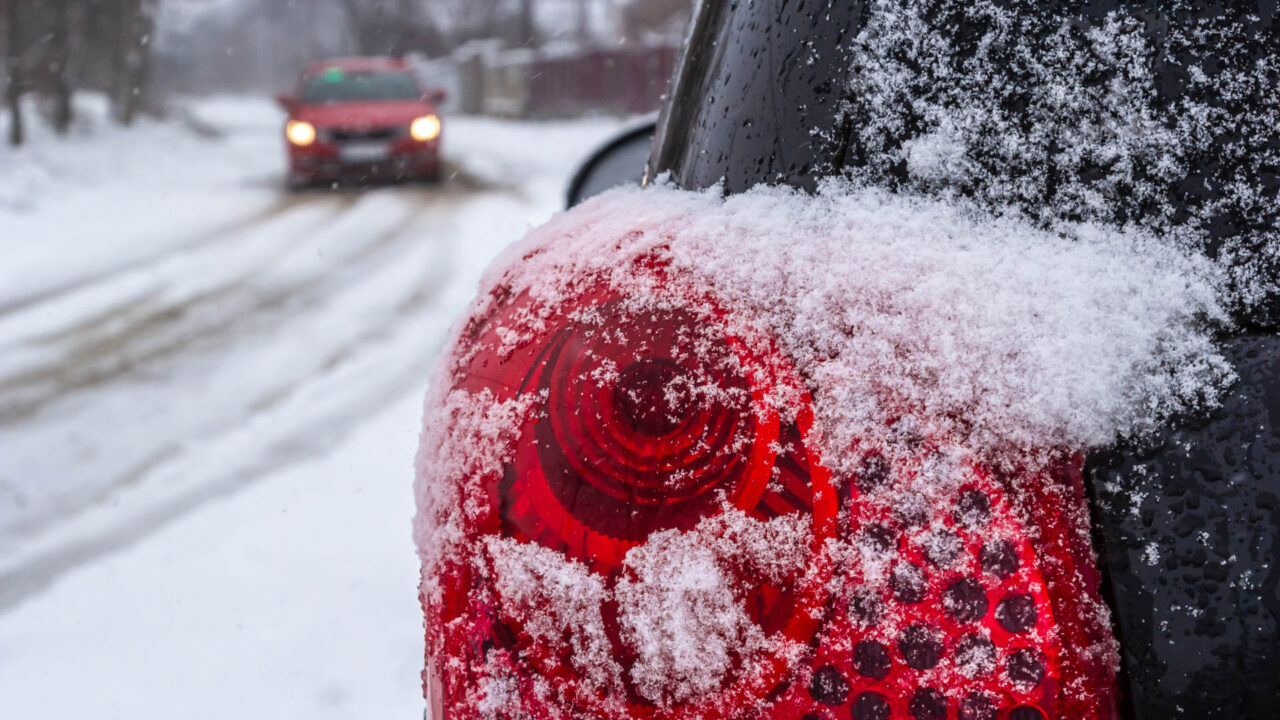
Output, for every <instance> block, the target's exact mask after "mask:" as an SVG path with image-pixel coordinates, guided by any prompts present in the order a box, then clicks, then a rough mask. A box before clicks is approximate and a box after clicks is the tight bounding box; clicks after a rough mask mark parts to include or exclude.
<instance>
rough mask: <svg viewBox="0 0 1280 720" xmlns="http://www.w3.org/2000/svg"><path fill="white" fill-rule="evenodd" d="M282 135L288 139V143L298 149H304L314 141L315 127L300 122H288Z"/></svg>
mask: <svg viewBox="0 0 1280 720" xmlns="http://www.w3.org/2000/svg"><path fill="white" fill-rule="evenodd" d="M284 134H285V136H287V137H288V138H289V142H291V143H293V144H294V145H297V146H299V147H305V146H307V145H310V144H311V143H313V142H315V141H316V127H315V126H314V125H312V124H311V123H309V122H302V121H301V120H290V121H289V124H288V125H286V126H285V128H284Z"/></svg>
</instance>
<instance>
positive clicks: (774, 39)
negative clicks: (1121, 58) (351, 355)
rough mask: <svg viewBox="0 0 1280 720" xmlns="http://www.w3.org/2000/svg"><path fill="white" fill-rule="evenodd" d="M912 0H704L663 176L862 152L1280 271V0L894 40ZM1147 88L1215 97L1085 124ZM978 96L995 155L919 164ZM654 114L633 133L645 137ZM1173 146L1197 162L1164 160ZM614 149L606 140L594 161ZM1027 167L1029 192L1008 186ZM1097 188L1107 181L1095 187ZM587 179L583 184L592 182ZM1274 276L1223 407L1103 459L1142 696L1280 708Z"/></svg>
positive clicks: (992, 197)
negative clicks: (1112, 151) (877, 33)
mask: <svg viewBox="0 0 1280 720" xmlns="http://www.w3.org/2000/svg"><path fill="white" fill-rule="evenodd" d="M900 5H903V3H894V2H891V3H883V2H881V3H874V2H838V3H829V2H822V3H818V2H804V1H801V2H786V1H783V0H765V1H763V2H754V3H752V2H735V1H733V0H704V1H703V2H702V3H701V4H700V6H699V9H698V11H697V13H696V16H695V19H694V22H693V25H692V28H691V31H690V37H689V40H688V45H687V47H686V50H685V52H684V55H683V58H682V60H681V61H680V63H679V65H678V67H677V71H676V75H675V77H674V79H673V81H672V85H671V88H670V91H669V94H668V99H667V102H666V105H665V107H664V109H663V112H662V115H661V117H660V119H659V120H658V121H657V123H656V126H655V128H654V130H655V133H656V135H655V137H654V141H653V145H652V153H651V155H650V158H649V164H648V168H647V173H646V177H647V178H651V179H652V178H655V177H658V176H662V177H664V178H667V179H668V180H669V181H670V182H672V183H674V184H675V185H677V186H679V187H683V188H687V189H704V188H708V187H711V186H714V185H717V184H718V185H721V186H722V187H723V188H724V189H725V190H726V191H727V192H729V193H734V192H740V191H743V190H746V189H748V188H750V187H752V186H755V185H757V184H761V183H765V184H784V185H791V186H796V187H800V188H804V189H808V190H812V189H814V188H815V187H817V185H818V184H819V183H820V182H822V180H823V179H824V178H829V177H842V176H844V177H848V176H851V177H854V178H856V179H859V180H861V181H864V182H868V183H871V184H875V185H880V186H885V187H888V188H892V189H900V190H907V191H912V192H921V193H926V194H936V195H940V196H947V195H953V194H954V195H960V196H962V197H965V198H967V199H970V200H974V201H976V202H978V203H979V204H988V203H989V204H990V205H992V206H998V205H1000V204H1002V203H1003V204H1005V205H1009V204H1012V205H1014V206H1016V207H1018V208H1020V209H1021V210H1022V211H1024V212H1026V213H1027V214H1028V215H1030V216H1032V217H1038V218H1040V219H1042V220H1043V221H1044V223H1045V224H1046V225H1051V224H1052V223H1053V222H1054V221H1057V220H1064V221H1079V220H1089V221H1094V222H1100V223H1109V224H1115V225H1136V226H1140V227H1146V228H1150V229H1152V230H1153V231H1155V232H1162V233H1178V232H1181V231H1183V230H1185V229H1187V228H1194V233H1193V234H1194V237H1195V238H1196V240H1195V242H1199V243H1201V250H1202V251H1203V252H1204V253H1205V254H1206V255H1208V256H1210V257H1219V256H1221V255H1222V254H1223V253H1230V254H1231V258H1232V264H1233V266H1234V267H1236V268H1240V269H1242V272H1250V273H1252V277H1254V278H1255V279H1256V278H1261V280H1262V281H1263V284H1264V285H1265V284H1266V281H1267V280H1268V279H1269V280H1272V281H1273V280H1274V279H1275V278H1276V277H1277V269H1278V268H1280V262H1277V256H1278V255H1280V252H1278V250H1277V248H1280V236H1278V235H1277V230H1276V228H1277V216H1278V214H1280V126H1278V125H1277V124H1276V121H1280V114H1277V113H1276V108H1277V106H1278V99H1280V60H1278V57H1280V19H1278V18H1277V3H1275V2H1253V3H1232V4H1224V3H1213V2H1148V3H1128V2H1115V1H1114V0H1105V1H1103V2H1064V1H1055V2H1042V3H1030V2H1010V1H1005V0H1000V1H997V2H994V3H986V4H971V3H962V2H949V1H928V2H920V3H915V4H914V5H915V9H916V10H917V11H918V13H919V15H918V16H917V17H918V18H919V22H918V23H917V24H916V25H914V26H913V27H912V28H911V32H910V33H907V34H904V36H903V42H901V43H900V44H899V45H897V46H893V45H892V44H885V45H881V46H879V47H878V48H877V53H878V54H874V55H873V54H871V53H870V52H869V50H868V46H867V45H865V44H864V43H863V41H862V40H859V38H863V39H865V37H866V35H865V33H863V32H862V31H863V30H864V29H865V28H866V27H867V24H868V22H869V21H870V20H871V19H872V18H874V17H875V15H876V13H886V12H889V10H890V7H889V6H893V7H895V8H896V7H898V6H900ZM1117 27H1119V28H1123V33H1122V35H1123V37H1126V38H1132V39H1134V40H1135V41H1140V42H1142V43H1144V45H1143V47H1144V48H1146V51H1145V54H1143V55H1141V57H1140V58H1139V59H1140V60H1141V62H1139V63H1138V64H1136V65H1135V66H1133V67H1131V68H1129V70H1130V71H1132V73H1133V74H1132V76H1130V77H1128V78H1127V79H1126V81H1125V87H1127V88H1129V89H1130V90H1135V91H1136V98H1137V99H1136V100H1135V99H1134V98H1133V97H1129V98H1122V97H1118V96H1117V94H1116V93H1114V92H1112V90H1113V89H1114V88H1115V87H1118V86H1119V84H1120V79H1119V75H1122V74H1123V73H1124V72H1125V69H1124V68H1120V67H1118V64H1116V63H1113V62H1110V61H1108V59H1107V58H1105V57H1099V56H1098V48H1099V47H1101V45H1100V44H1099V43H1097V42H1094V40H1093V39H1096V38H1098V37H1100V34H1101V33H1104V32H1109V31H1111V29H1114V28H1117ZM1053 43H1056V45H1054V48H1053V49H1054V50H1055V51H1056V52H1057V54H1053V53H1051V52H1050V47H1049V46H1050V45H1051V44H1053ZM979 54H983V56H984V57H985V58H986V59H987V60H988V62H987V63H986V67H985V69H984V72H985V73H986V75H984V76H983V77H981V78H975V77H973V76H972V75H967V74H966V73H967V69H968V68H971V67H973V66H972V65H970V64H969V63H970V61H972V60H973V58H975V57H977V56H978V55H979ZM873 65H874V66H876V67H879V68H883V67H885V66H886V65H889V66H892V67H893V69H894V70H895V71H896V73H897V74H896V76H895V79H894V83H895V86H893V87H888V86H884V85H881V84H877V83H879V77H878V76H876V75H875V70H874V69H870V70H869V69H868V68H869V67H870V66H873ZM1062 78H1075V80H1073V81H1072V82H1075V81H1076V80H1078V84H1069V85H1068V87H1069V88H1074V90H1073V92H1075V95H1074V96H1073V97H1070V99H1071V101H1072V102H1061V103H1058V102H1050V101H1047V100H1046V98H1051V97H1053V96H1054V93H1053V91H1054V90H1055V88H1054V87H1053V86H1054V83H1056V82H1058V81H1059V80H1061V79H1062ZM1057 89H1059V90H1060V89H1061V88H1057ZM1066 94H1067V95H1068V96H1070V95H1071V92H1067V93H1066ZM1061 96H1062V93H1061V92H1059V93H1058V97H1061ZM1128 101H1133V102H1135V103H1136V104H1135V107H1138V108H1140V110H1141V111H1142V114H1143V116H1144V118H1145V121H1149V122H1150V123H1151V125H1150V126H1149V127H1150V128H1153V130H1152V132H1153V133H1156V134H1158V133H1159V132H1160V131H1165V130H1168V131H1170V132H1171V133H1172V132H1173V131H1174V130H1177V129H1179V128H1185V127H1188V126H1190V125H1191V124H1194V118H1193V116H1195V115H1196V114H1198V113H1203V114H1204V117H1205V118H1212V120H1211V121H1209V122H1208V125H1206V126H1204V127H1202V128H1200V130H1197V131H1196V132H1194V133H1188V134H1185V135H1181V136H1179V135H1177V134H1176V133H1174V134H1173V135H1171V140H1170V141H1169V144H1168V145H1167V146H1164V147H1153V148H1147V149H1145V150H1144V149H1137V150H1132V151H1131V152H1129V154H1128V155H1125V156H1124V157H1121V158H1119V159H1117V158H1116V157H1114V156H1112V157H1104V156H1103V154H1101V153H1091V152H1090V151H1089V150H1088V148H1087V146H1086V145H1085V144H1081V146H1080V147H1073V146H1072V145H1071V143H1072V142H1073V136H1072V135H1071V133H1072V132H1075V131H1076V130H1078V129H1079V128H1081V127H1085V126H1088V127H1091V128H1094V129H1095V130H1096V129H1097V128H1104V129H1103V130H1101V131H1099V134H1098V135H1096V136H1095V137H1094V140H1100V141H1106V142H1109V141H1111V140H1115V139H1116V138H1124V137H1126V133H1130V134H1132V133H1134V132H1135V131H1134V128H1133V127H1125V126H1124V125H1123V123H1119V122H1113V121H1115V120H1116V119H1117V118H1116V115H1115V114H1113V113H1112V109H1113V107H1114V106H1115V105H1118V104H1122V103H1124V102H1128ZM969 103H973V104H974V107H970V106H969V105H968V104H969ZM979 104H981V107H980V108H979V107H978V105H979ZM979 109H980V110H982V111H983V112H986V113H988V115H989V116H990V117H998V118H999V119H1000V120H1001V121H1002V122H1003V125H999V127H997V125H996V124H993V125H992V126H991V127H989V128H986V129H985V130H984V129H982V128H979V129H978V130H975V131H974V132H972V133H970V134H967V135H961V138H962V145H963V146H964V147H963V149H964V150H966V151H967V152H968V154H969V157H973V158H978V160H977V164H978V165H979V166H980V167H979V170H980V171H979V172H974V173H973V174H972V175H969V176H965V177H963V178H961V177H958V176H957V177H951V178H948V177H945V176H942V177H939V176H928V177H926V176H923V175H922V174H920V173H918V172H916V171H915V170H914V169H913V167H912V166H911V163H910V162H909V155H910V148H911V147H912V143H913V142H916V141H918V140H919V139H920V138H922V137H925V136H926V135H927V134H928V132H929V128H930V126H931V123H933V122H935V121H936V119H937V117H938V115H939V114H940V113H941V114H947V113H951V114H952V115H951V116H952V117H960V118H964V117H966V115H968V116H969V117H976V113H971V112H970V111H971V110H979ZM1268 118H1270V120H1271V121H1270V122H1268ZM1130 136H1131V135H1130ZM642 137H644V135H643V134H642V133H638V132H637V131H636V130H632V131H630V134H629V135H628V138H629V140H630V142H631V143H632V144H634V142H636V139H637V138H642ZM1009 139H1012V140H1013V141H1015V142H1014V143H1009V142H1005V141H1007V140H1009ZM624 140H626V138H624ZM1015 143H1016V144H1018V145H1019V146H1020V147H1019V149H1018V150H1016V151H1011V150H1007V146H1008V145H1011V144H1015ZM624 145H625V143H624ZM1081 148H1083V150H1082V149H1081ZM609 150H610V148H606V149H605V150H604V151H603V152H605V153H607V152H609ZM1170 150H1172V151H1173V152H1174V154H1175V155H1176V160H1177V162H1178V163H1179V164H1178V167H1177V169H1176V170H1175V171H1173V172H1166V173H1163V174H1162V172H1161V170H1160V168H1159V165H1160V163H1161V162H1163V161H1164V160H1167V159H1169V158H1170ZM607 166H608V163H606V162H603V161H602V160H601V159H599V158H596V159H594V160H593V161H591V162H590V163H589V164H588V165H587V166H586V167H585V168H584V172H585V171H587V170H590V169H591V168H597V167H607ZM635 173H638V168H633V169H632V171H631V174H635ZM629 179H630V178H629V177H625V176H623V175H619V176H618V177H617V178H616V181H618V182H623V181H627V180H629ZM609 184H611V183H610V182H609V181H608V178H594V179H593V182H592V185H593V186H594V187H603V186H607V185H609ZM581 185H582V183H578V184H576V185H575V188H576V187H579V186H581ZM1014 185H1016V186H1017V187H1018V188H1019V193H1018V194H1016V195H1014V196H1011V197H1012V200H1010V196H1007V195H1005V196H1000V201H999V202H998V201H997V196H998V195H1000V193H1001V192H1003V189H1004V188H1006V187H1009V186H1014ZM1082 189H1083V190H1085V191H1088V192H1090V193H1092V195H1091V197H1093V198H1094V199H1095V200H1096V202H1094V203H1093V204H1091V205H1081V204H1079V203H1076V202H1075V199H1076V198H1077V197H1078V195H1076V193H1077V192H1079V191H1081V190H1082ZM1242 197H1247V199H1245V200H1242V199H1241V198H1242ZM581 199H582V195H581V194H580V193H578V192H577V191H574V192H571V193H570V203H571V204H572V203H574V202H576V201H578V200H581ZM1088 281H1089V280H1088V278H1081V282H1082V283H1087V282H1088ZM1262 294H1263V297H1261V298H1260V299H1258V300H1257V302H1255V303H1253V304H1252V305H1250V307H1249V308H1248V309H1247V310H1237V312H1236V316H1235V317H1234V318H1232V323H1231V324H1230V326H1229V327H1228V328H1224V329H1223V330H1222V331H1221V336H1222V342H1223V344H1224V347H1225V353H1224V354H1225V355H1226V357H1227V358H1228V359H1229V360H1230V361H1231V362H1232V364H1233V365H1234V371H1235V375H1236V377H1237V379H1236V381H1235V384H1234V386H1233V388H1232V389H1231V391H1230V393H1229V395H1228V397H1227V398H1226V399H1225V402H1223V403H1222V404H1221V406H1220V407H1219V408H1218V409H1217V410H1216V411H1215V412H1213V413H1212V414H1211V415H1206V416H1197V417H1185V418H1182V419H1180V420H1179V421H1178V422H1176V423H1173V424H1172V425H1170V426H1169V427H1167V428H1165V429H1164V430H1163V431H1161V432H1160V433H1158V434H1157V436H1156V437H1155V438H1146V439H1144V440H1141V441H1133V442H1131V443H1126V444H1121V445H1119V446H1116V447H1114V448H1112V449H1111V450H1109V451H1107V452H1105V453H1097V454H1095V455H1094V456H1092V457H1090V458H1089V459H1088V463H1087V467H1086V476H1085V477H1086V480H1087V482H1088V485H1089V488H1088V490H1089V493H1090V498H1091V501H1092V502H1091V504H1092V512H1093V521H1094V542H1095V548H1096V550H1097V552H1098V554H1099V562H1100V565H1101V570H1102V572H1103V576H1104V581H1103V592H1104V595H1105V597H1106V599H1107V601H1108V603H1109V604H1110V606H1111V610H1112V613H1113V625H1114V630H1115V633H1116V635H1117V638H1118V639H1119V641H1120V643H1121V661H1122V667H1121V676H1120V683H1121V687H1120V688H1119V695H1120V698H1121V704H1122V707H1121V713H1122V716H1124V717H1126V718H1129V719H1130V720H1164V719H1166V718H1188V719H1190V720H1209V719H1215V720H1216V719H1218V718H1222V719H1224V720H1225V719H1227V718H1271V717H1280V705H1278V703H1280V312H1277V307H1280V303H1278V301H1277V295H1276V292H1275V287H1274V284H1272V285H1269V286H1267V287H1266V288H1265V289H1264V290H1263V291H1262ZM1134 498H1137V501H1136V502H1135V501H1134Z"/></svg>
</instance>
